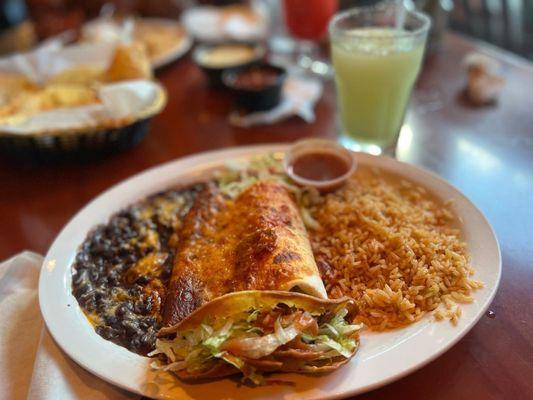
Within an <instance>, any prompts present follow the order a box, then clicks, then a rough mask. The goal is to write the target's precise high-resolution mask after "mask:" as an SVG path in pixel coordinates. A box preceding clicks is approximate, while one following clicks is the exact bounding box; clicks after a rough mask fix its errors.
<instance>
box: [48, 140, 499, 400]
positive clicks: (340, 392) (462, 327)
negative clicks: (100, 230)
mask: <svg viewBox="0 0 533 400" xmlns="http://www.w3.org/2000/svg"><path fill="white" fill-rule="evenodd" d="M285 148H286V146H284V145H265V146H253V147H240V148H234V149H227V150H221V151H214V152H208V153H202V154H198V155H194V156H191V157H186V158H182V159H179V160H176V161H173V162H170V163H167V164H164V165H162V166H159V167H156V168H152V169H149V170H147V171H146V172H143V173H141V174H139V175H136V176H134V177H133V178H130V179H128V180H126V181H124V182H122V183H120V184H118V185H116V186H114V187H113V188H111V189H109V190H108V191H106V192H105V193H103V194H101V195H100V196H98V197H97V198H96V199H95V200H93V201H92V202H91V203H89V204H88V205H87V206H86V207H85V208H84V209H83V210H81V211H80V212H79V213H78V214H77V215H76V216H75V217H74V218H73V219H72V220H71V221H70V222H69V223H68V224H67V225H66V226H65V228H64V229H63V230H62V231H61V233H60V234H59V236H58V237H57V238H56V240H55V242H54V243H53V245H52V247H51V248H50V250H49V252H48V254H47V256H46V259H45V261H44V264H43V268H42V271H41V276H40V282H39V301H40V305H41V311H42V314H43V317H44V320H45V322H46V325H47V326H48V329H49V331H50V333H51V334H52V336H53V337H54V339H55V340H56V342H57V343H58V344H59V345H60V346H61V347H62V348H63V350H64V351H65V352H66V353H67V354H68V355H69V356H70V357H71V358H72V359H74V360H75V361H76V362H77V363H78V364H80V365H81V366H82V367H84V368H86V369H87V370H89V371H91V372H92V373H94V374H95V375H98V376H99V377H101V378H103V379H105V380H106V381H108V382H111V383H113V384H115V385H117V386H120V387H122V388H124V389H127V390H130V391H132V392H136V393H139V394H143V395H146V396H149V397H153V398H158V399H170V398H179V399H272V398H283V399H319V398H320V399H326V398H328V399H332V398H340V397H345V396H350V395H355V394H358V393H362V392H365V391H368V390H371V389H374V388H377V387H379V386H383V385H385V384H387V383H389V382H392V381H394V380H396V379H399V378H401V377H403V376H405V375H407V374H408V373H410V372H412V371H414V370H416V369H418V368H420V367H422V366H424V365H425V364H427V363H428V362H430V361H431V360H433V359H435V358H436V357H438V356H439V355H440V354H442V353H443V352H445V351H446V350H448V349H449V348H450V347H451V346H453V345H454V344H455V343H456V342H457V341H458V340H459V339H461V338H462V337H463V336H464V335H465V334H466V333H467V332H468V331H469V330H470V329H472V327H473V326H474V325H475V323H476V322H477V321H478V320H479V318H480V317H481V316H482V315H483V314H484V312H485V310H486V309H487V307H488V306H489V304H490V302H491V301H492V299H493V297H494V294H495V293H496V289H497V287H498V283H499V281H500V275H501V256H500V250H499V246H498V242H497V240H496V237H495V235H494V233H493V231H492V229H491V227H490V225H489V223H488V222H487V220H486V219H485V217H484V216H483V214H482V213H481V212H480V211H479V210H478V209H477V208H476V207H475V206H474V205H473V204H472V203H471V202H470V201H469V200H468V199H467V198H466V197H465V196H464V195H462V194H461V193H460V192H459V191H458V190H457V189H455V188H454V187H453V186H451V185H450V184H448V183H446V182H445V181H443V180H442V179H440V178H439V177H437V176H436V175H433V174H432V173H429V172H427V171H424V170H421V169H419V168H416V167H414V166H411V165H408V164H404V163H400V162H398V161H396V160H394V159H391V158H386V157H374V156H371V155H367V154H357V159H358V163H359V166H360V167H361V166H374V167H378V168H382V169H384V170H388V171H392V172H394V173H395V174H398V175H400V176H403V177H405V178H407V179H409V180H411V181H414V182H417V183H419V184H421V185H423V186H424V187H425V188H427V189H429V190H430V191H431V192H432V193H433V194H435V195H436V196H437V197H439V198H442V199H454V202H453V205H452V209H453V211H454V212H455V213H456V214H457V215H458V216H459V217H460V218H461V219H462V221H463V225H462V231H463V234H464V239H465V240H466V241H467V243H468V246H469V250H470V253H471V257H472V263H473V265H474V266H475V267H476V269H477V273H476V278H477V279H480V280H482V281H483V282H484V283H485V285H486V286H485V288H484V289H481V290H479V291H477V292H476V293H475V296H474V297H475V301H474V303H472V304H469V305H465V306H463V315H462V317H461V318H460V320H459V324H458V325H457V326H455V327H454V326H452V325H451V324H450V323H449V322H436V321H434V319H433V318H432V317H431V316H426V317H425V318H424V319H422V320H421V321H419V322H418V323H416V324H414V325H411V326H409V327H407V328H404V329H401V330H396V331H391V332H387V333H379V334H378V333H368V332H367V333H364V334H363V335H362V337H361V348H360V350H359V352H358V353H357V354H356V356H355V357H354V358H353V359H352V360H351V361H350V362H349V363H348V364H347V365H345V366H343V367H342V368H340V369H339V370H337V371H336V372H334V373H332V374H329V375H326V376H321V377H309V376H301V375H292V374H291V375H285V376H283V378H285V379H287V380H292V381H294V383H295V384H294V386H270V387H260V388H249V387H239V385H238V384H237V381H236V380H232V379H223V380H219V381H214V382H208V383H202V384H185V383H183V382H181V381H179V380H177V379H176V378H174V377H173V376H172V375H170V374H168V373H164V372H157V373H155V372H153V371H151V369H150V367H149V364H150V360H149V359H148V358H145V357H141V356H139V355H136V354H134V353H131V352H129V351H128V350H126V349H124V348H122V347H120V346H117V345H115V344H113V343H111V342H109V341H106V340H104V339H103V338H101V337H100V336H98V335H97V334H96V333H95V332H94V330H93V328H92V326H91V325H90V324H89V323H88V321H87V319H86V318H85V316H84V315H83V312H82V311H81V309H80V308H79V307H78V303H77V301H76V299H75V298H74V297H73V295H72V293H71V263H72V261H73V259H74V257H75V254H76V250H77V248H78V246H79V245H80V243H82V241H83V240H84V239H85V237H86V235H87V233H88V231H89V230H90V229H91V228H92V227H93V226H95V225H96V224H98V223H103V222H106V221H107V219H108V218H109V217H110V216H111V215H112V214H113V213H115V212H116V211H118V210H120V209H121V208H123V207H126V206H127V205H129V204H131V203H133V202H135V201H137V200H140V199H142V198H144V197H146V196H147V195H149V194H152V193H154V192H158V191H160V190H163V189H165V188H169V187H172V186H174V185H177V184H184V183H188V182H191V181H194V180H197V179H199V178H201V177H202V176H203V175H205V174H206V173H208V171H209V170H211V169H212V168H213V167H217V166H220V165H223V164H224V162H225V161H227V160H230V159H238V158H247V157H250V156H252V155H254V154H259V153H264V152H268V151H283V150H284V149H285Z"/></svg>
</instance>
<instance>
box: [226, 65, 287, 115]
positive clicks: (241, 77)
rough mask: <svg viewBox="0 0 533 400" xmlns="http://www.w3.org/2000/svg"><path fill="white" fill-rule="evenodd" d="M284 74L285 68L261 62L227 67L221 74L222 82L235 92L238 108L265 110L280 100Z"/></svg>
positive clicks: (251, 110)
mask: <svg viewBox="0 0 533 400" xmlns="http://www.w3.org/2000/svg"><path fill="white" fill-rule="evenodd" d="M286 76H287V73H286V71H285V69H283V68H281V67H278V66H275V65H272V64H269V63H266V62H263V63H257V64H254V65H251V66H245V67H239V68H232V69H229V70H227V71H225V72H224V73H223V74H222V82H223V83H224V85H225V86H226V87H228V88H229V89H231V90H232V91H233V92H234V93H235V95H236V97H235V100H236V103H237V107H238V108H241V109H244V110H245V111H248V112H254V111H265V110H270V109H271V108H274V107H275V106H277V105H278V104H279V102H280V101H281V92H282V88H283V83H284V82H285V78H286Z"/></svg>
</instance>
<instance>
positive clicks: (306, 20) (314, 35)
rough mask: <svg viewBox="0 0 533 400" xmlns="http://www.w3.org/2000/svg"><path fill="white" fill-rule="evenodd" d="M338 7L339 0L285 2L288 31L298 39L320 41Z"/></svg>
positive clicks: (287, 0)
mask: <svg viewBox="0 0 533 400" xmlns="http://www.w3.org/2000/svg"><path fill="white" fill-rule="evenodd" d="M337 7H338V4H337V0H284V1H283V11H284V15H285V23H286V25H287V30H288V31H289V32H290V34H291V35H292V36H294V37H295V38H297V39H305V40H320V39H322V38H323V37H325V35H326V31H327V27H328V22H329V20H330V19H331V17H332V16H333V15H334V14H335V12H336V11H337Z"/></svg>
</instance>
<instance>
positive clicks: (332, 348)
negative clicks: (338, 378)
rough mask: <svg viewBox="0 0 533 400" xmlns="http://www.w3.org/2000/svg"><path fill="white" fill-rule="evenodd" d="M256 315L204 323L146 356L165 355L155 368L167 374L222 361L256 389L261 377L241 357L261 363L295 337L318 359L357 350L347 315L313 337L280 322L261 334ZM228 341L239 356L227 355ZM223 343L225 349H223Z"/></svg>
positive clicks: (160, 341) (322, 326) (337, 316)
mask: <svg viewBox="0 0 533 400" xmlns="http://www.w3.org/2000/svg"><path fill="white" fill-rule="evenodd" d="M259 314H260V310H250V311H249V312H246V313H242V314H239V315H238V316H233V319H228V320H226V321H223V322H222V323H223V325H222V326H221V322H220V321H219V323H218V325H216V326H217V327H214V326H213V321H205V322H204V323H203V324H201V325H200V326H199V328H198V329H196V330H192V331H187V332H182V333H180V334H178V335H177V336H176V337H175V338H174V339H158V340H157V342H156V347H157V348H156V350H155V351H153V352H152V353H150V355H151V356H152V355H157V354H164V355H166V357H167V359H168V364H167V365H165V366H162V367H161V366H159V367H156V368H159V369H164V370H169V371H179V370H183V369H186V370H187V371H188V372H194V371H204V370H206V369H208V368H209V367H211V366H213V365H214V363H216V362H217V360H224V361H225V362H227V363H229V364H231V365H233V366H234V367H235V368H238V369H239V370H241V371H243V373H244V375H245V377H244V379H248V380H250V381H251V382H252V383H254V384H255V385H260V384H263V383H264V379H263V377H262V376H261V374H260V373H259V372H258V371H256V369H255V368H253V367H251V366H249V365H246V363H245V361H244V359H243V358H242V357H245V358H254V359H261V358H263V357H266V356H268V355H270V354H272V353H273V352H275V351H276V349H277V348H278V347H280V346H281V345H284V344H286V343H289V342H290V341H292V340H293V339H294V338H296V337H297V336H298V335H299V336H300V337H301V339H302V340H303V341H304V342H305V343H307V344H308V345H309V346H311V347H312V348H313V350H315V351H320V352H323V354H321V357H320V359H329V358H334V357H338V356H339V355H341V356H343V357H346V358H348V357H350V356H351V355H352V354H353V352H354V350H355V349H356V347H357V340H356V339H355V338H354V335H353V333H354V332H355V331H357V330H359V329H361V327H362V326H361V325H352V324H349V323H348V322H347V321H346V320H345V317H346V315H347V314H348V311H347V310H346V309H341V310H340V311H339V312H337V313H336V314H335V315H334V316H333V317H332V318H331V319H330V320H329V321H325V322H323V323H321V324H320V326H319V332H318V335H316V336H314V335H311V334H309V333H308V332H301V331H300V329H297V328H296V326H295V325H294V324H293V325H287V326H286V327H284V326H282V323H281V320H280V318H278V319H277V320H276V322H275V324H274V332H273V333H269V334H265V332H264V331H263V329H261V328H260V327H258V326H254V322H255V321H256V320H257V317H258V315H259ZM231 339H235V340H237V342H236V344H237V345H238V346H239V348H240V352H239V353H237V354H238V355H239V356H237V355H235V354H232V353H231V352H230V351H231V350H230V349H231V346H232V344H230V342H228V340H231ZM226 342H227V343H228V344H227V347H224V344H225V343H226ZM218 362H219V361H218Z"/></svg>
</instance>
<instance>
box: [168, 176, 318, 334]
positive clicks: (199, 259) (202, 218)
mask: <svg viewBox="0 0 533 400" xmlns="http://www.w3.org/2000/svg"><path fill="white" fill-rule="evenodd" d="M249 290H281V291H296V292H301V293H306V294H309V295H312V296H316V297H319V298H323V299H326V298H327V294H326V290H325V288H324V284H323V283H322V280H321V278H320V273H319V271H318V268H317V265H316V263H315V259H314V257H313V253H312V250H311V245H310V242H309V238H308V236H307V232H306V230H305V227H304V224H303V222H302V219H301V217H300V213H299V211H298V208H297V206H296V204H295V203H294V201H293V199H292V198H291V195H290V193H289V192H288V191H287V189H286V188H285V187H284V186H283V185H281V184H279V183H276V182H273V181H259V182H257V183H255V184H253V185H251V186H250V187H249V188H248V189H246V190H244V191H243V192H242V193H241V194H240V195H239V196H238V197H237V198H236V199H235V200H230V199H228V198H226V197H224V195H223V194H222V193H220V191H219V190H218V189H217V188H216V186H215V185H213V184H206V186H205V187H204V189H203V191H202V192H201V193H199V194H198V196H197V198H196V200H195V203H194V205H193V206H192V208H191V210H190V211H189V213H188V215H187V216H186V218H185V220H184V223H183V227H182V230H181V234H180V242H179V244H178V245H177V249H176V255H175V258H174V265H173V270H172V276H171V278H170V282H169V287H168V292H167V296H166V300H165V304H164V309H163V326H173V325H175V324H177V323H178V322H179V321H181V320H182V319H183V318H185V317H187V316H188V315H189V314H190V313H191V312H192V311H194V310H195V309H197V308H198V307H200V306H201V305H203V304H205V303H207V302H209V301H211V300H213V299H215V298H217V297H220V296H222V295H224V294H226V293H231V292H237V291H249Z"/></svg>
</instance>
